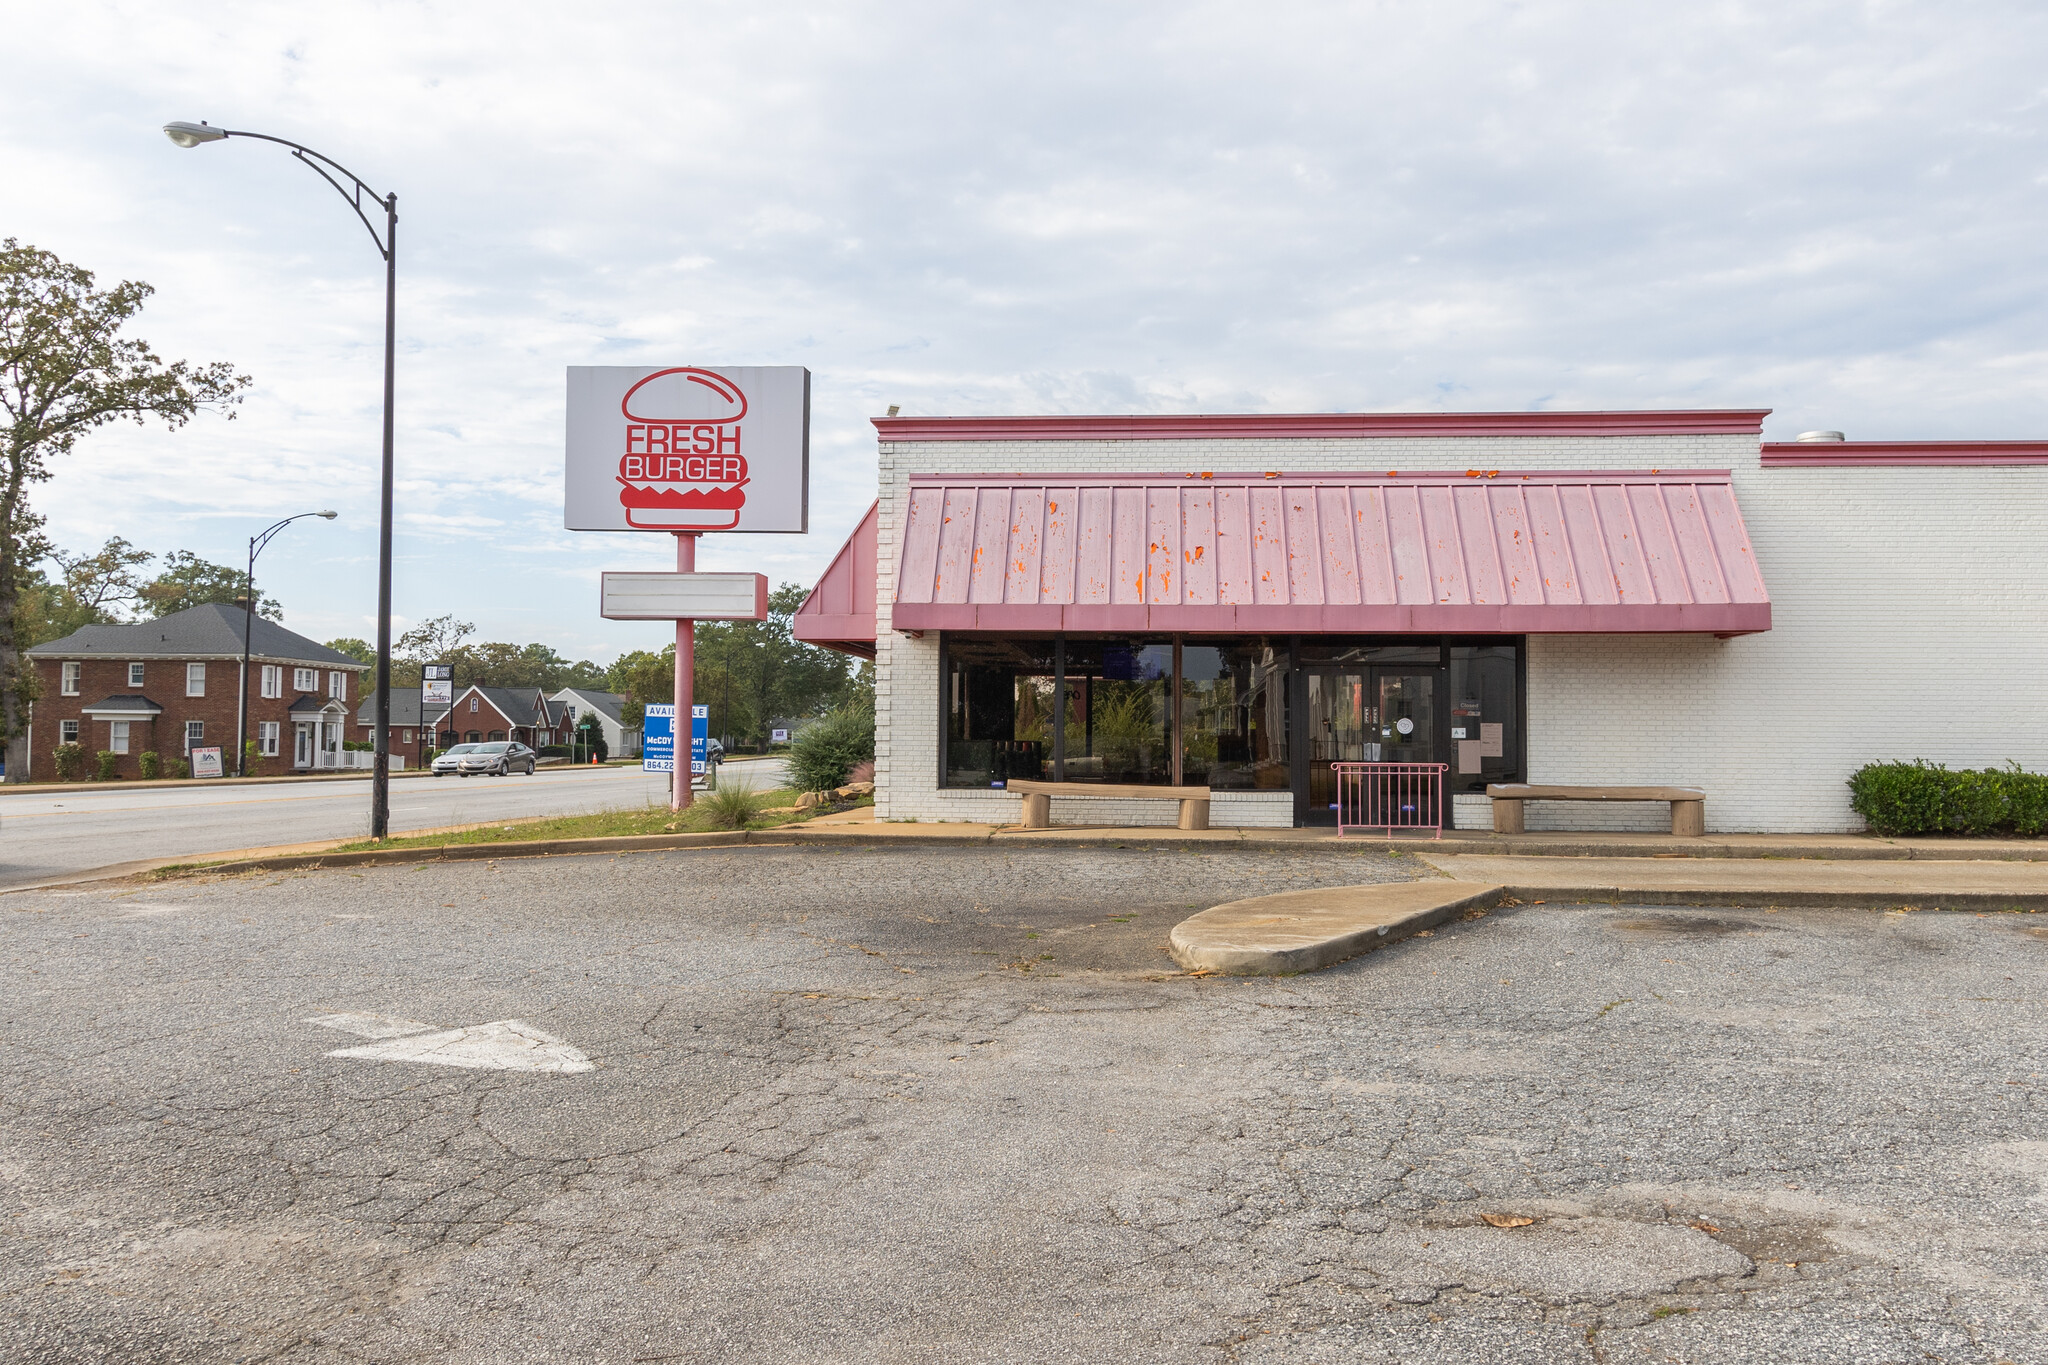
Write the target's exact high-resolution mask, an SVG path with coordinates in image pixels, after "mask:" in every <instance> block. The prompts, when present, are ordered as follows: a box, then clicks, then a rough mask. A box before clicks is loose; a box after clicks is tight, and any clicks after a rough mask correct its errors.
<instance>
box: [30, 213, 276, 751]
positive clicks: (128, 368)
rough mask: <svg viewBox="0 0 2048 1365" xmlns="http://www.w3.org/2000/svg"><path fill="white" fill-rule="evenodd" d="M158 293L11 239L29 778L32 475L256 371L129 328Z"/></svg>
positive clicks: (172, 421)
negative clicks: (201, 358) (150, 339)
mask: <svg viewBox="0 0 2048 1365" xmlns="http://www.w3.org/2000/svg"><path fill="white" fill-rule="evenodd" d="M151 292H153V291H152V290H151V289H150V287H149V286H148V285H146V284H143V283H142V282H141V281H139V280H123V281H122V282H121V283H119V284H117V285H115V286H114V287H113V288H112V289H106V290H101V289H95V288H94V287H93V274H92V272H91V271H89V270H84V269H81V268H80V267H78V266H74V265H67V264H65V263H64V262H63V261H62V260H60V259H58V258H57V257H56V256H55V255H53V254H52V253H50V252H47V251H40V250H38V249H36V248H35V247H32V246H23V245H21V243H20V242H18V241H17V240H16V239H14V238H12V237H9V238H7V239H6V240H5V241H4V242H0V420H4V421H5V423H6V428H5V431H4V432H0V740H4V741H5V742H6V745H7V780H8V781H10V782H20V781H23V780H25V774H26V773H27V771H28V754H27V752H26V748H27V746H26V743H25V736H26V733H27V723H28V702H29V700H30V698H31V695H32V694H33V692H34V682H33V674H32V672H31V671H30V670H28V669H26V668H24V667H23V664H22V657H21V640H20V636H19V634H18V633H17V624H18V614H19V611H20V607H21V590H22V585H23V579H24V575H25V572H26V571H27V570H29V569H31V568H32V567H33V566H34V565H35V564H36V563H37V562H38V561H40V560H41V559H42V558H43V557H44V556H45V555H46V554H48V552H49V548H50V547H49V543H48V542H47V541H46V540H45V539H44V538H43V535H42V525H43V519H42V517H41V516H39V515H37V514H36V512H35V511H34V510H33V509H32V508H31V507H30V506H29V501H28V492H29V487H30V485H32V484H37V483H42V482H45V481H46V480H48V479H49V478H50V476H51V473H52V470H51V467H50V466H51V462H52V461H53V460H56V459H58V458H60V457H62V456H64V455H67V454H69V453H70V452H71V450H72V449H73V447H75V446H76V445H77V443H78V440H79V438H80V437H81V436H84V435H85V434H86V433H87V432H89V431H92V430H94V429H95V428H98V427H102V426H105V425H106V424H107V423H109V422H115V421H121V420H129V421H134V422H137V423H142V422H146V421H147V420H148V419H150V418H152V417H153V418H156V419H158V420H160V421H162V422H163V423H165V424H166V425H167V426H170V427H172V428H177V427H181V426H183V425H184V424H185V423H186V422H188V421H190V420H191V419H192V417H193V415H194V414H196V413H198V412H201V411H205V410H209V409H211V410H218V411H224V412H226V414H227V415H228V416H229V417H232V416H233V415H234V414H233V412H232V411H228V409H230V408H231V407H232V406H233V405H234V404H235V403H238V402H240V401H241V391H242V390H243V389H245V388H247V387H248V385H249V377H248V376H247V375H238V374H236V373H235V372H234V368H233V367H232V366H230V365H228V364H226V363H224V362H215V363H213V364H210V365H200V366H194V365H191V364H189V363H187V362H185V361H182V360H179V361H172V362H170V363H168V364H167V363H165V361H164V360H163V359H162V358H161V357H159V356H158V355H157V354H156V353H155V352H154V351H152V350H150V348H149V343H147V342H145V341H143V340H142V339H140V338H139V337H131V336H123V335H122V334H121V333H122V329H123V328H124V327H125V326H126V325H127V324H128V322H129V320H130V319H132V318H133V317H134V316H135V315H136V314H137V313H138V312H140V311H141V310H142V305H143V301H144V300H146V299H147V298H148V297H149V296H150V294H151Z"/></svg>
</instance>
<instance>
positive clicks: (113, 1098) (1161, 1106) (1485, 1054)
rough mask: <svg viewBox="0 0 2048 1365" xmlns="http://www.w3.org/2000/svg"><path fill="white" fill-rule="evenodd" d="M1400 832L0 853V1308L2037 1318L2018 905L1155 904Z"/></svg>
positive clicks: (9, 1355)
mask: <svg viewBox="0 0 2048 1365" xmlns="http://www.w3.org/2000/svg"><path fill="white" fill-rule="evenodd" d="M1418 871H1419V869H1418V868H1417V867H1416V865H1415V864H1414V863H1413V861H1412V860H1408V859H1401V858H1395V857H1389V856H1386V855H1384V854H1379V853H1374V852H1369V851H1361V852H1357V853H1352V854H1333V853H1330V852H1327V851H1321V850H1318V851H1315V852H1312V853H1301V854H1296V853H1247V852H1217V853H1203V854H1190V853H1185V852H1178V851H1159V850H1146V849H1124V850H1118V849H1088V850H1083V849H1072V850H1009V851H1004V850H986V849H929V848H927V849H880V850H876V849H846V848H824V849H820V848H801V849H772V848H754V849H745V850H734V851H730V852H727V851H701V852H686V853H670V854H642V855H633V856H622V857H582V858H566V859H553V860H529V861H517V862H505V863H500V864H496V865H480V864H472V865H454V866H449V865H432V866H421V867H405V868H388V869H380V870H374V871H359V872H347V871H332V872H317V873H299V874H284V875H278V874H270V875H264V876H256V877H246V878H239V879H218V880H210V881H180V882H168V883H162V884H156V885H148V886H136V885H122V886H117V887H113V888H110V889H108V888H102V889H90V890H75V891H72V892H69V893H58V892H34V893H25V894H18V895H11V896H6V897H4V898H0V925H4V941H0V983H4V989H0V1048H4V1061H5V1066H4V1072H0V1076H4V1081H0V1085H4V1089H0V1180H4V1201H5V1202H4V1206H0V1225H4V1226H0V1232H4V1240H0V1359H5V1360H8V1361H24V1362H43V1361H64V1362H74V1361H81V1362H91V1361H109V1362H113V1361H119V1362H124V1363H128V1362H155V1361H180V1362H183V1361H204V1362H212V1361H259V1360H260V1361H290V1362H294V1363H295V1365H296V1363H297V1362H379V1363H380V1365H388V1363H390V1362H408V1361H426V1360H434V1361H453V1362H485V1361H489V1362H498V1361H577V1362H582V1361H591V1362H608V1363H609V1362H620V1363H622V1365H623V1363H624V1362H649V1361H679V1362H697V1361H705V1362H708V1361H743V1362H752V1361H759V1362H770V1361H773V1362H792V1361H802V1362H808V1361H819V1362H828V1361H829V1362H839V1361H847V1362H856V1361H858V1362H865V1361H891V1362H894V1361H945V1362H954V1361H1006V1362H1007V1361H1020V1362H1021V1361H1031V1362H1038V1361H1066V1360H1072V1361H1108V1360H1114V1361H1118V1362H1151V1361H1159V1362H1167V1361H1171V1362H1186V1361H1198V1362H1199V1361H1215V1362H1224V1361H1239V1362H1282V1361H1286V1362H1325V1361H1328V1362H1336V1361H1345V1362H1372V1361H1403V1362H1414V1361H1474V1362H1479V1361H1484V1362H1503V1361H1540V1362H1553V1361H1637V1360H1644V1361H1674V1362H1690V1361H1701V1362H1704V1361H1715V1362H1719V1361H1783V1362H1838V1361H1839V1362H1858V1365H1868V1363H1869V1362H1893V1361H1897V1362H1925V1361H1971V1362H1979V1361H1981V1362H1997V1361H2012V1362H2038V1361H2048V1309H2044V1305H2048V1255H2044V1252H2043V1247H2044V1245H2048V1239H2044V1237H2043V1232H2044V1221H2048V1132H2044V1123H2043V1110H2044V1105H2043V1099H2042V1093H2043V1092H2042V1084H2043V1079H2044V1078H2043V1075H2042V1073H2043V1072H2048V1058H2044V1053H2048V1041H2044V1040H2048V1028H2044V1024H2048V1011H2044V1008H2043V989H2042V987H2043V980H2044V975H2048V924H2044V923H2043V922H2042V921H2043V920H2048V916H2040V917H2032V918H2029V917H2025V916H1981V917H1980V916H1975V915H1942V914H1876V913H1863V912H1852V911H1783V912H1777V913H1772V912H1769V911H1766V910H1763V909H1756V910H1726V909H1721V910H1690V911H1689V910H1680V909H1656V910H1647V909H1631V908H1627V907H1578V906H1549V905H1540V904H1539V905H1523V906H1515V907H1509V908H1504V909H1501V910H1497V911H1494V912H1491V913H1489V914H1486V915H1484V916H1482V917H1479V918H1474V919H1468V920H1464V921H1460V922H1458V923H1456V924H1454V925H1452V926H1447V927H1445V928H1443V929H1440V930H1439V931H1437V932H1436V933H1435V934H1433V935H1430V936H1428V937H1421V938H1415V939H1411V940H1408V941H1406V942H1403V943H1400V944H1397V945H1394V946H1392V947H1389V948H1387V949H1385V950H1383V951H1381V952H1379V953H1375V954H1372V955H1370V956H1367V957H1365V958H1361V959H1358V960H1356V961H1354V962H1351V963H1349V964H1345V965H1343V966H1340V967H1337V968H1335V969H1332V970H1330V971H1327V972H1323V973H1319V974H1316V975H1313V976H1306V977H1298V978H1291V979H1285V980H1277V981H1276V980H1232V979H1217V978H1201V979H1197V978H1190V977H1188V976H1186V975H1184V974H1181V973H1180V972H1179V971H1178V970H1177V969H1176V968H1175V967H1174V966H1173V965H1172V963H1171V962H1170V960H1169V959H1168V958H1167V956H1166V954H1165V951H1164V942H1165V938H1166V932H1167V930H1168V928H1169V927H1170V926H1171V925H1172V924H1173V923H1174V922H1175V921H1176V920H1178V919H1180V918H1181V917H1183V916H1185V915H1186V914H1188V913H1189V912H1190V911H1191V910H1194V909H1198V908H1203V907H1207V906H1209V905H1213V904H1216V903H1219V902H1221V901H1225V900H1231V899H1236V898H1238V897H1242V896H1248V895H1256V894H1261V893H1263V892H1266V891H1278V890H1288V889H1294V888H1299V887H1304V886H1313V885H1324V884H1347V883H1356V882H1361V881H1370V880H1395V879H1405V878H1407V877H1410V876H1413V875H1417V873H1418ZM350 1011H355V1012H367V1013H373V1014H386V1015H394V1016H399V1017H402V1018H406V1019H412V1020H418V1021H421V1022H422V1023H427V1024H433V1025H437V1026H443V1027H456V1026H465V1025H472V1024H479V1023H484V1022H489V1021H496V1020H503V1019H515V1018H516V1019H520V1020H524V1021H526V1022H527V1023H529V1024H531V1025H534V1026H536V1027H538V1028H539V1029H542V1030H545V1031H547V1032H549V1033H552V1034H554V1035H556V1036H558V1037H560V1038H563V1039H566V1040H567V1041H568V1042H569V1043H571V1044H572V1045H573V1046H575V1047H576V1048H579V1049H581V1050H582V1051H583V1052H585V1053H586V1054H588V1056H589V1057H590V1059H591V1060H592V1061H593V1062H594V1063H595V1064H596V1065H595V1069H594V1070H592V1071H589V1072H586V1073H583V1074H566V1075H565V1074H539V1073H525V1072H511V1071H471V1070H460V1069H455V1068H450V1067H440V1066H431V1065H426V1064H422V1063H417V1062H390V1061H371V1060H360V1059H348V1058H336V1057H330V1056H328V1055H326V1054H327V1053H329V1052H330V1051H333V1050H335V1049H337V1048H342V1047H346V1046H349V1045H351V1044H352V1043H358V1042H360V1041H361V1040H360V1039H357V1038H352V1037H349V1036H347V1035H345V1034H339V1033H336V1032H334V1031H332V1030H329V1029H324V1028H321V1027H318V1026H315V1025H312V1024H308V1023H306V1022H305V1021H306V1020H307V1019H309V1018H311V1017H313V1016H316V1015H329V1014H336V1013H344V1012H350ZM1496 1223H1500V1224H1506V1225H1507V1226H1495V1224H1496Z"/></svg>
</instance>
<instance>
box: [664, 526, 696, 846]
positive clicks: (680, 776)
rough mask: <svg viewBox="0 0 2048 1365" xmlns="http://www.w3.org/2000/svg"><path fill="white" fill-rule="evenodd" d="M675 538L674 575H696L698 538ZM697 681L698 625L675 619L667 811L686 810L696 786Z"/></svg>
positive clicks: (678, 534) (685, 533)
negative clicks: (672, 766)
mask: <svg viewBox="0 0 2048 1365" xmlns="http://www.w3.org/2000/svg"><path fill="white" fill-rule="evenodd" d="M675 534H676V572H677V573H695V572H696V571H697V536H698V533H697V532H695V531H678V532H676V533H675ZM696 680H697V623H696V622H695V621H689V620H684V619H682V618H678V619H677V620H676V718H675V728H674V731H673V733H674V738H673V739H672V740H671V741H670V742H671V743H672V744H673V745H674V746H675V750H674V752H675V771H674V772H672V773H670V774H669V809H670V810H688V809H689V807H690V800H691V797H692V796H693V795H694V793H693V792H692V791H691V788H692V787H693V786H694V785H695V784H696V780H697V779H696V774H694V773H693V772H691V771H690V768H691V763H690V759H691V757H692V755H693V753H694V748H693V746H692V744H691V741H690V737H691V736H692V735H694V734H695V733H696V727H695V724H694V723H693V721H692V720H691V717H692V716H694V715H695V714H696V712H695V711H694V710H693V709H692V702H693V700H694V698H693V697H692V696H691V690H692V687H693V686H694V684H695V683H696Z"/></svg>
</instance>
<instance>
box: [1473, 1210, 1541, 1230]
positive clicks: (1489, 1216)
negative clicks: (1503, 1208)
mask: <svg viewBox="0 0 2048 1365" xmlns="http://www.w3.org/2000/svg"><path fill="white" fill-rule="evenodd" d="M1479 1216H1480V1217H1481V1218H1483V1219H1485V1220H1486V1225H1487V1226H1488V1227H1494V1228H1525V1227H1528V1226H1529V1225H1530V1224H1531V1223H1533V1222H1535V1221H1536V1220H1535V1219H1534V1218H1524V1217H1523V1216H1522V1215H1521V1214H1519V1213H1482V1214H1480V1215H1479Z"/></svg>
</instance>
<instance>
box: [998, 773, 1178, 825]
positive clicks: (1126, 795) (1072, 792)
mask: <svg viewBox="0 0 2048 1365" xmlns="http://www.w3.org/2000/svg"><path fill="white" fill-rule="evenodd" d="M1004 786H1005V788H1006V789H1007V790H1009V791H1013V792H1016V793H1018V794H1019V795H1021V796H1022V797H1023V798H1024V828H1026V829H1045V828H1047V827H1048V826H1050V825H1051V824H1052V799H1053V798H1054V797H1055V796H1094V797H1100V798H1105V799H1116V800H1121V801H1148V800H1149V801H1178V802H1180V827H1181V828H1182V829H1207V828H1209V789H1208V788H1207V787H1136V786H1116V785H1113V784H1111V783H1106V782H1020V781H1011V782H1007V783H1005V784H1004Z"/></svg>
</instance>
